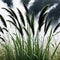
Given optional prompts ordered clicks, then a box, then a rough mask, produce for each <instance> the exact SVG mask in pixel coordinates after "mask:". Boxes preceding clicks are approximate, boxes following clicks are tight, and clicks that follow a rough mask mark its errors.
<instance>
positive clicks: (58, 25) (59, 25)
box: [53, 23, 60, 33]
mask: <svg viewBox="0 0 60 60" xmlns="http://www.w3.org/2000/svg"><path fill="white" fill-rule="evenodd" d="M58 27H60V23H59V24H57V26H56V27H55V29H54V31H53V33H54V32H55V31H56V30H57V29H58Z"/></svg>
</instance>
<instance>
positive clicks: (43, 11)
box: [38, 5, 49, 31]
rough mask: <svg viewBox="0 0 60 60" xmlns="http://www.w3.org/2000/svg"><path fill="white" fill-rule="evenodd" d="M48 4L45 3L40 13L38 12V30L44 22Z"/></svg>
mask: <svg viewBox="0 0 60 60" xmlns="http://www.w3.org/2000/svg"><path fill="white" fill-rule="evenodd" d="M48 7H49V6H48V5H46V6H45V7H44V8H43V9H42V10H41V13H40V16H39V21H38V24H39V27H38V30H39V31H40V29H41V27H42V25H43V24H44V23H43V22H44V19H45V16H46V14H47V13H45V12H46V11H47V9H48Z"/></svg>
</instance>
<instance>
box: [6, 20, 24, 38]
mask: <svg viewBox="0 0 60 60" xmlns="http://www.w3.org/2000/svg"><path fill="white" fill-rule="evenodd" d="M7 21H8V22H10V23H12V24H13V25H14V26H15V27H16V29H17V30H18V31H19V32H20V34H21V36H22V37H23V31H22V27H21V26H20V28H18V27H17V25H16V24H15V23H14V22H12V21H10V20H7Z"/></svg>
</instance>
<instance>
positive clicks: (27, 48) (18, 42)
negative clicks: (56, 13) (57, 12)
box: [0, 3, 60, 60]
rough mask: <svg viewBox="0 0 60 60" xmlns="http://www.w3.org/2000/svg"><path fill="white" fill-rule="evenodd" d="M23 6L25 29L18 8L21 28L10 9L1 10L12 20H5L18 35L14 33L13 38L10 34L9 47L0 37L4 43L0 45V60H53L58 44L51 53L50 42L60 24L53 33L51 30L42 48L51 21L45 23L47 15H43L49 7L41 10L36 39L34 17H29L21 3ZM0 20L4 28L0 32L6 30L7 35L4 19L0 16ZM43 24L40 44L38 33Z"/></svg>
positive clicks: (22, 17)
mask: <svg viewBox="0 0 60 60" xmlns="http://www.w3.org/2000/svg"><path fill="white" fill-rule="evenodd" d="M23 5H24V8H25V10H26V15H25V16H26V21H27V25H28V26H27V28H26V27H25V26H26V25H25V24H26V23H25V20H24V16H23V15H22V13H21V11H20V10H19V9H18V8H17V10H18V14H19V17H20V18H21V22H22V24H23V26H22V25H21V24H20V22H19V19H18V17H17V15H16V13H15V12H14V11H13V10H12V9H10V8H9V9H6V8H2V9H4V10H6V11H7V12H9V15H8V16H9V17H10V18H11V19H12V21H11V20H7V21H8V22H10V23H12V24H13V25H14V26H15V28H16V29H17V30H18V32H19V34H17V33H14V35H15V38H14V37H13V36H12V35H11V34H10V37H11V40H12V41H13V44H12V45H11V43H10V44H7V43H6V40H5V39H4V38H3V37H0V39H2V40H3V41H4V43H0V44H1V46H2V48H3V49H2V51H1V52H2V53H1V54H2V55H1V56H0V57H1V59H0V60H54V58H55V56H56V51H57V49H58V47H59V45H60V42H59V43H58V45H57V46H56V48H55V49H54V51H53V52H52V51H50V50H51V48H50V45H51V44H50V42H51V40H52V37H53V35H52V34H53V33H54V32H55V31H56V29H57V28H58V27H59V25H60V23H59V24H58V25H57V26H56V27H55V29H54V31H53V30H52V29H51V31H50V35H49V37H48V39H47V43H46V46H44V40H45V39H44V37H45V35H46V34H47V31H48V29H49V26H50V24H51V22H52V20H50V21H49V22H47V14H48V13H45V12H46V10H47V9H48V8H49V6H48V5H46V6H45V7H44V8H43V9H42V10H41V13H40V16H39V20H38V29H37V33H36V37H34V36H35V29H34V21H35V20H34V15H33V14H32V17H30V15H29V11H28V9H27V7H26V6H25V4H24V3H23ZM0 18H1V20H2V22H3V24H4V26H5V27H4V29H3V28H2V27H1V28H0V31H1V32H2V33H3V32H4V31H3V30H6V31H7V32H8V33H9V31H8V30H7V28H8V27H7V24H6V22H5V20H4V17H2V15H0ZM44 20H45V22H44ZM43 24H45V26H44V37H43V43H41V44H40V42H39V39H38V36H39V32H40V31H41V27H42V26H43ZM23 30H25V32H26V34H27V39H26V40H25V39H24V32H23ZM31 32H32V33H31ZM31 35H33V36H32V37H31ZM52 50H53V49H52ZM3 54H4V55H3ZM57 56H58V55H57ZM2 57H3V58H2ZM56 60H59V59H57V58H56Z"/></svg>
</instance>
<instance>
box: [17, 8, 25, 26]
mask: <svg viewBox="0 0 60 60" xmlns="http://www.w3.org/2000/svg"><path fill="white" fill-rule="evenodd" d="M17 10H18V13H19V16H20V18H21V21H22V23H23V25H24V26H25V21H24V17H23V15H22V13H21V11H20V10H19V9H18V8H17Z"/></svg>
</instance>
